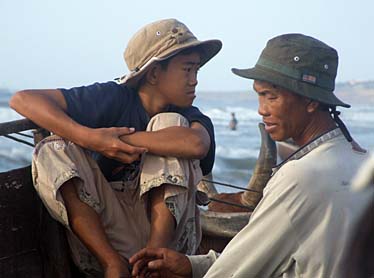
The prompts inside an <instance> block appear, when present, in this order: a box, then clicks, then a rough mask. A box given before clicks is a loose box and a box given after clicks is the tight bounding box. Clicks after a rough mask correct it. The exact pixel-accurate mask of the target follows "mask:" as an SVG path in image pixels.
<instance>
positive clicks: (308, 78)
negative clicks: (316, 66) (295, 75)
mask: <svg viewBox="0 0 374 278" xmlns="http://www.w3.org/2000/svg"><path fill="white" fill-rule="evenodd" d="M302 79H303V81H305V82H308V83H313V84H316V82H317V77H315V76H313V75H309V74H303V78H302Z"/></svg>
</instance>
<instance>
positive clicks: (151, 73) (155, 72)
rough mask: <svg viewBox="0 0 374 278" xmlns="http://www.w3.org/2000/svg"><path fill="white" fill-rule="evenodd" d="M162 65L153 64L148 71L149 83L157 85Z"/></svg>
mask: <svg viewBox="0 0 374 278" xmlns="http://www.w3.org/2000/svg"><path fill="white" fill-rule="evenodd" d="M159 71H160V66H159V65H157V64H156V65H152V66H151V67H150V69H149V70H148V71H147V73H146V78H147V83H149V84H151V85H156V84H157V81H158V76H159Z"/></svg>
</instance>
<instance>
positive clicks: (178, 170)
mask: <svg viewBox="0 0 374 278" xmlns="http://www.w3.org/2000/svg"><path fill="white" fill-rule="evenodd" d="M188 125H189V124H188V121H187V120H186V119H185V118H184V117H183V116H181V115H179V114H176V113H161V114H158V115H156V116H155V117H153V118H152V119H151V121H150V122H149V124H148V127H147V131H155V130H159V129H162V128H166V127H169V126H188ZM166 143H167V142H166ZM138 172H139V174H138V175H135V176H134V177H133V179H132V180H130V181H126V182H124V181H118V182H110V183H109V182H108V181H107V180H106V179H105V177H104V176H103V174H102V173H101V171H100V169H99V167H98V165H97V163H96V161H95V160H94V159H92V157H91V155H90V152H89V151H87V150H84V149H82V148H81V147H79V146H77V145H76V144H74V143H72V142H70V141H67V140H65V139H63V138H61V137H58V136H55V135H54V136H50V137H48V138H46V139H44V140H43V141H41V142H40V143H39V144H38V145H37V146H36V148H35V151H34V155H33V161H32V175H33V182H34V186H35V189H36V190H37V192H38V193H39V195H40V197H41V199H42V201H43V203H44V205H45V206H46V207H47V209H48V211H49V213H50V214H51V215H52V217H53V218H54V219H56V220H58V221H59V222H61V223H62V224H63V225H64V226H65V227H66V228H67V231H68V232H67V235H68V241H69V245H70V248H71V252H72V256H73V260H74V261H75V263H76V264H77V266H78V267H79V268H80V269H81V270H83V271H85V272H87V273H90V272H95V271H100V270H101V267H100V266H99V264H98V262H97V261H96V259H95V257H93V256H92V255H91V254H90V252H89V251H88V250H87V249H86V248H85V246H84V245H83V244H82V243H81V242H80V241H79V239H78V238H77V237H76V236H75V235H74V234H73V232H72V231H71V229H70V227H69V219H68V217H67V212H66V208H65V205H64V201H63V199H62V196H61V193H60V191H59V189H60V187H61V186H62V185H63V184H64V183H65V182H66V181H68V180H70V179H72V178H77V179H76V181H77V182H76V184H77V191H78V196H79V198H80V199H81V201H83V202H85V203H86V204H88V205H89V206H90V207H92V208H93V209H94V210H95V211H96V212H97V213H98V215H99V217H100V219H101V222H102V224H103V227H104V229H105V232H106V234H107V236H108V239H109V241H110V243H111V245H112V246H113V248H114V249H115V250H117V251H118V252H119V254H121V255H122V256H123V257H125V258H129V257H130V256H132V255H133V254H134V253H135V252H137V251H138V250H140V249H141V248H143V247H145V245H146V243H147V241H148V238H149V234H150V221H149V217H148V215H147V212H146V211H147V210H146V205H147V198H146V196H147V194H146V193H147V192H148V191H149V190H151V189H152V188H155V187H158V186H160V185H164V186H165V203H166V204H167V206H168V208H169V209H170V211H171V213H172V214H173V215H174V217H175V220H176V223H177V227H176V232H175V237H174V239H173V240H172V244H171V245H170V247H171V248H173V249H175V250H177V251H180V252H184V253H186V254H193V253H195V251H196V249H197V247H198V245H199V243H200V240H201V228H200V221H199V211H198V207H197V205H196V199H195V198H196V185H197V184H198V183H199V181H200V180H201V178H202V173H201V169H200V166H199V161H198V160H187V159H177V158H173V157H160V156H155V155H152V154H146V155H144V156H143V158H142V163H141V169H140V171H138ZM139 185H140V186H139Z"/></svg>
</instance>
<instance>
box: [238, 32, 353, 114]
mask: <svg viewBox="0 0 374 278" xmlns="http://www.w3.org/2000/svg"><path fill="white" fill-rule="evenodd" d="M337 68H338V53H337V51H336V50H335V49H334V48H332V47H330V46H328V45H327V44H325V43H323V42H321V41H319V40H317V39H315V38H312V37H309V36H305V35H302V34H285V35H280V36H277V37H275V38H272V39H270V40H269V41H268V43H267V44H266V47H265V48H264V50H263V51H262V53H261V55H260V58H259V59H258V61H257V63H256V65H255V67H253V68H249V69H235V68H233V69H232V72H233V73H234V74H236V75H239V76H241V77H244V78H249V79H254V80H261V81H266V82H269V83H272V84H274V85H277V86H280V87H283V88H285V89H287V90H289V91H291V92H294V93H296V94H299V95H302V96H305V97H307V98H310V99H313V100H316V101H319V102H321V103H324V104H327V105H328V106H330V107H336V106H343V107H347V108H349V107H350V105H349V104H346V103H344V102H342V101H341V100H340V99H338V98H337V97H336V96H335V95H334V93H333V91H334V89H335V77H336V73H337Z"/></svg>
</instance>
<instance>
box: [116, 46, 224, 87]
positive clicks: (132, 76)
mask: <svg viewBox="0 0 374 278" xmlns="http://www.w3.org/2000/svg"><path fill="white" fill-rule="evenodd" d="M195 47H196V48H197V49H198V50H197V51H198V52H199V53H200V55H201V56H200V59H201V61H200V67H202V66H203V65H205V64H206V63H207V62H208V61H209V60H210V59H212V58H213V57H214V56H216V55H217V53H218V52H219V51H220V50H221V49H222V42H221V41H220V40H206V41H199V40H193V41H191V42H189V43H186V44H184V45H183V46H181V45H175V47H174V48H170V49H169V51H167V52H165V53H164V54H163V56H162V57H153V58H152V59H150V60H149V61H148V62H147V63H146V64H145V65H144V66H143V67H142V68H141V69H139V71H135V72H131V73H129V74H127V75H125V76H124V77H122V78H120V81H119V83H120V84H126V85H128V86H130V87H133V88H136V87H137V84H138V82H139V81H140V79H141V78H142V77H143V76H144V74H145V73H146V72H147V70H148V69H149V67H150V66H151V65H152V64H154V63H155V62H159V61H164V60H166V59H169V58H171V57H173V56H175V55H177V54H178V53H180V52H181V51H183V50H186V49H188V48H195Z"/></svg>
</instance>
